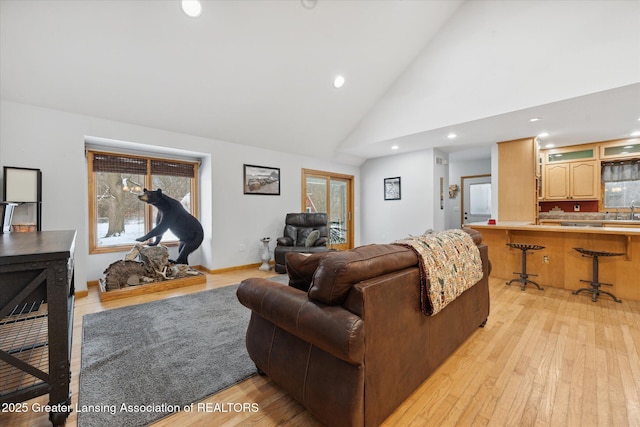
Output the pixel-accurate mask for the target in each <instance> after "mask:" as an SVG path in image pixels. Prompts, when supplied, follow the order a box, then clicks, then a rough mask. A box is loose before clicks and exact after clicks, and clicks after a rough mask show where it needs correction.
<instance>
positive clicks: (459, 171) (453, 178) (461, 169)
mask: <svg viewBox="0 0 640 427" xmlns="http://www.w3.org/2000/svg"><path fill="white" fill-rule="evenodd" d="M485 174H487V175H488V174H491V159H478V160H464V161H450V162H449V182H450V184H457V185H458V186H460V178H461V177H463V176H474V175H485ZM492 190H493V185H492ZM492 193H493V194H492V197H491V200H492V201H493V199H496V198H497V197H498V195H497V193H494V192H493V191H492ZM461 194H462V191H461V189H460V190H458V192H457V193H456V196H455V197H454V198H453V199H450V198H449V186H447V188H446V194H445V198H446V200H447V205H448V208H449V209H448V212H447V228H460V225H461V221H460V210H461V206H460V205H461V202H462V196H461Z"/></svg>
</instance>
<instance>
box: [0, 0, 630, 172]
mask: <svg viewBox="0 0 640 427" xmlns="http://www.w3.org/2000/svg"><path fill="white" fill-rule="evenodd" d="M539 3H546V5H545V6H544V7H545V8H549V7H552V6H550V5H549V4H551V3H554V2H539ZM564 3H574V2H564ZM586 3H588V4H609V5H611V4H613V3H621V4H620V5H619V8H620V10H619V11H615V13H616V14H617V15H616V16H618V15H620V16H623V17H624V18H623V19H629V20H631V22H632V23H637V24H640V8H638V7H635V6H637V5H639V4H640V3H639V2H586ZM623 3H625V4H623ZM633 3H635V5H634V4H633ZM514 4H516V5H517V6H514ZM629 4H631V6H629ZM515 7H520V8H522V7H524V8H527V7H529V8H537V9H535V10H534V11H533V13H546V9H542V7H540V6H537V4H534V3H532V2H510V3H509V2H488V1H487V2H462V1H453V0H451V1H450V0H444V1H435V0H433V1H409V0H379V1H364V0H362V1H329V0H319V1H318V2H317V5H316V7H315V8H313V9H307V8H305V7H303V6H302V4H301V2H300V1H297V0H288V1H284V0H281V1H274V0H252V1H250V0H245V1H232V0H228V1H205V2H204V6H203V12H202V15H201V16H200V17H199V18H195V19H194V18H189V17H187V16H186V15H184V14H183V13H182V11H181V9H180V4H179V1H177V0H162V1H150V0H145V1H141V0H139V1H135V0H133V1H82V2H81V1H74V0H71V1H55V0H44V1H35V0H32V1H17V0H15V1H14V0H1V2H0V95H1V97H2V99H6V100H9V101H15V102H21V103H27V104H33V105H38V106H44V107H49V108H54V109H60V110H63V111H69V112H74V113H80V114H85V115H89V116H96V117H101V118H106V119H110V120H116V121H121V122H126V123H132V124H137V125H142V126H148V127H153V128H158V129H165V130H169V131H174V132H180V133H185V134H191V135H197V136H202V137H206V138H211V139H218V140H224V141H229V142H234V143H239V144H246V145H251V146H260V147H264V148H269V149H273V150H278V151H286V152H293V153H299V154H304V155H314V156H318V157H323V158H327V159H331V160H335V161H340V162H345V163H351V164H360V163H361V162H362V161H363V160H364V159H367V158H372V157H378V156H384V155H389V154H392V152H391V151H390V149H389V147H390V146H391V145H392V144H394V143H396V144H398V145H400V146H401V148H400V150H398V152H407V151H412V150H418V149H423V148H425V147H438V148H441V149H442V150H443V151H449V152H453V151H458V150H461V149H467V148H469V147H474V146H476V147H478V146H487V145H488V144H489V143H493V142H496V141H503V140H509V139H516V138H521V137H527V136H533V135H535V134H537V133H538V132H539V131H541V130H546V131H548V132H551V133H552V137H550V138H551V139H553V140H554V142H555V143H557V144H558V145H566V144H575V143H581V142H590V141H598V140H606V139H617V138H623V137H626V136H627V135H628V133H629V132H630V131H632V130H640V121H638V119H639V118H640V83H639V82H640V60H639V59H638V58H639V57H640V55H639V53H640V32H638V28H640V25H637V26H636V28H635V29H632V30H628V29H627V30H625V31H626V32H625V33H623V35H622V36H620V37H622V38H626V39H629V40H625V44H624V46H631V48H632V50H633V47H635V48H637V50H635V52H629V57H628V58H631V59H627V58H622V59H621V61H622V63H624V64H628V63H629V61H631V63H630V67H628V68H625V67H621V66H616V67H613V70H614V72H612V73H610V70H607V69H604V71H601V70H599V69H598V70H594V71H592V72H593V73H594V75H597V73H596V71H597V72H599V73H600V74H599V75H606V76H607V78H601V79H596V78H592V76H591V75H590V74H589V73H588V72H587V73H586V74H587V77H588V78H589V79H590V81H588V82H583V81H581V80H580V78H578V79H576V80H577V81H578V83H580V84H576V85H573V86H572V85H571V84H570V81H569V83H567V78H566V77H565V78H564V81H563V82H554V84H558V85H559V84H560V83H563V88H567V90H566V91H565V90H559V89H557V88H553V89H554V90H555V91H554V92H553V93H554V94H558V95H556V96H555V98H554V97H553V96H548V95H547V94H546V92H545V90H535V91H534V90H533V89H532V90H531V91H530V92H531V93H527V92H526V91H523V93H522V94H518V93H509V92H510V91H509V90H505V91H500V93H498V91H496V92H495V93H496V97H495V99H496V102H495V105H492V103H491V102H488V101H487V99H488V98H487V96H486V95H483V98H482V99H481V98H480V97H478V98H477V100H475V102H474V99H473V97H474V92H473V91H470V90H468V87H470V86H468V85H471V84H476V85H477V83H474V82H473V81H472V79H466V78H464V75H461V76H458V75H456V74H455V73H450V72H449V71H448V70H443V71H441V72H440V75H435V74H434V75H431V74H429V72H427V71H425V70H426V69H429V70H435V71H432V72H433V73H435V72H436V71H437V69H438V67H437V65H438V64H443V63H444V62H443V61H442V60H440V58H443V56H442V55H443V52H449V53H448V54H449V55H451V57H455V54H454V52H456V47H458V46H460V49H459V50H458V51H457V52H461V51H463V50H462V49H463V48H464V44H465V43H467V44H469V43H471V42H472V41H473V40H476V41H477V42H478V43H480V42H482V43H483V45H490V46H497V47H500V46H501V45H500V44H498V43H496V44H491V43H486V42H485V41H483V39H482V36H486V35H495V32H496V29H495V28H493V27H491V28H480V27H477V28H476V27H474V25H476V24H475V23H474V22H480V23H485V24H486V23H487V22H492V21H491V19H490V18H491V16H494V15H496V13H495V11H494V10H496V9H498V10H499V11H500V13H509V14H510V15H509V16H514V18H513V19H514V21H510V22H517V19H526V16H525V17H524V18H523V17H522V16H520V15H527V14H526V13H523V14H520V13H517V12H518V10H515V9H513V8H515ZM554 7H555V6H554ZM557 7H568V6H564V5H563V6H557ZM574 7H575V3H574ZM599 7H600V8H602V7H605V6H599ZM606 7H607V8H611V6H606ZM630 7H631V9H629V8H630ZM634 7H635V8H634ZM584 9H590V10H591V9H593V10H592V11H591V13H592V14H593V15H601V14H602V10H601V9H598V7H596V6H593V7H591V6H589V7H586V8H585V7H579V8H578V10H580V11H581V10H584ZM563 10H564V9H563ZM607 10H609V9H607ZM629 11H631V12H632V13H629ZM500 13H498V17H497V18H495V19H498V18H500V22H502V21H504V19H503V18H502V17H500V16H499V14H500ZM612 13H614V12H612ZM483 14H486V16H484V15H483ZM629 15H630V16H629ZM476 17H477V18H476ZM560 23H562V24H563V26H567V24H566V23H565V22H564V21H562V20H558V24H560ZM478 25H479V24H478ZM610 25H612V26H614V27H616V26H617V27H618V28H620V27H622V26H621V25H620V23H617V22H614V23H612V24H610ZM585 27H586V26H585ZM593 28H594V27H593V26H589V28H585V31H587V30H588V31H589V33H593ZM499 30H500V31H502V30H504V31H507V30H509V31H512V32H513V33H514V34H520V33H526V34H529V33H531V34H533V33H532V32H531V31H523V30H522V28H516V29H515V30H514V29H513V28H505V29H503V28H500V29H499ZM538 30H539V31H543V30H544V27H541V28H539V29H538V28H537V31H538ZM571 30H572V31H578V30H581V29H578V30H576V29H575V28H572V29H571ZM607 31H608V33H612V32H613V33H616V31H611V29H610V28H607ZM616 34H617V33H616ZM629 34H631V37H629ZM500 37H501V39H509V38H510V37H509V36H505V35H504V34H503V35H501V36H500ZM606 41H607V43H609V42H610V45H607V46H596V48H601V49H602V50H605V51H611V50H612V49H619V47H618V45H616V43H617V42H618V41H617V40H615V39H614V38H611V40H606ZM576 43H579V42H578V41H576ZM549 44H550V45H553V44H555V43H549ZM591 44H593V43H591ZM618 44H619V43H618ZM612 46H613V47H612ZM546 48H548V49H550V48H551V47H550V46H546ZM571 48H572V50H575V49H574V45H572V46H571ZM596 48H592V47H590V48H589V49H596ZM467 49H469V48H468V47H467ZM471 49H472V50H473V48H471ZM476 50H477V49H476ZM494 50H495V49H494ZM613 51H614V52H615V50H613ZM501 55H502V56H504V54H503V53H501ZM435 58H438V59H439V60H438V61H434V59H435ZM523 58H524V59H518V58H517V55H513V56H512V57H510V59H511V60H512V61H514V64H516V62H515V61H516V60H517V61H519V63H521V62H523V61H525V62H526V58H527V57H526V56H524V55H523ZM593 59H594V60H597V58H593ZM479 60H481V58H475V59H474V62H473V67H467V71H466V72H467V73H473V74H474V75H481V71H480V70H482V69H487V67H489V66H490V64H483V63H481V62H478V61H479ZM614 60H615V59H614ZM574 62H575V61H574ZM607 62H609V63H611V62H610V61H607ZM516 65H517V66H514V67H513V68H511V71H512V73H511V74H516V76H518V75H521V76H523V78H524V77H527V78H530V76H529V75H528V74H526V72H523V71H519V70H520V69H519V68H518V67H520V64H516ZM615 65H617V64H615ZM576 66H582V64H580V63H579V62H576ZM420 67H422V68H420ZM457 68H462V67H457ZM528 68H529V69H532V70H533V69H535V68H536V67H528ZM566 68H567V67H566V66H565V67H563V69H566ZM536 72H538V73H540V74H541V75H542V74H544V70H542V71H541V70H537V71H536ZM506 73H507V74H505V75H504V76H500V75H495V76H494V77H492V79H493V81H494V83H492V82H491V80H487V81H486V82H482V83H481V86H482V87H490V86H491V85H492V84H496V85H498V86H499V84H500V81H501V80H502V81H504V80H505V79H506V80H509V78H510V77H509V76H510V75H511V74H509V71H508V70H507V71H506ZM337 74H344V75H345V76H346V78H347V82H346V84H345V86H344V87H343V88H342V89H335V88H333V87H332V80H333V77H334V76H335V75H337ZM582 74H583V73H580V75H582ZM609 74H611V75H612V76H613V77H615V78H609ZM447 75H449V77H450V78H454V77H455V78H456V81H459V82H461V83H460V84H459V85H458V84H457V83H455V84H451V83H448V84H447V85H446V86H447V87H452V86H456V87H458V86H459V87H460V91H461V92H462V93H464V94H466V97H467V99H470V100H472V102H469V103H467V102H465V103H464V104H470V105H472V104H477V105H478V107H479V108H477V109H476V110H473V111H472V110H471V109H468V110H465V109H464V108H457V107H456V108H453V107H455V105H450V106H445V105H444V103H443V102H441V101H439V102H438V103H435V102H433V103H432V105H431V107H430V108H433V109H434V111H436V112H437V111H439V110H440V111H443V112H444V113H443V114H442V115H441V116H438V114H430V115H431V116H433V117H435V116H438V117H437V118H438V120H432V121H430V120H418V121H411V122H410V121H408V120H409V119H410V118H412V117H413V114H412V113H413V111H416V109H415V108H413V107H412V104H411V102H412V100H411V99H410V98H411V97H412V96H414V97H415V96H418V95H420V96H421V98H420V101H421V102H427V101H428V97H425V96H423V95H424V94H423V92H426V91H427V90H428V89H429V88H430V86H429V84H430V81H431V82H437V81H438V79H445V78H446V76H447ZM554 75H555V74H554ZM420 79H422V80H420ZM589 79H587V78H585V79H583V80H589ZM467 80H468V81H467ZM569 80H571V79H569ZM442 81H445V82H446V79H445V80H442ZM413 82H417V83H416V84H418V85H420V87H419V88H417V89H416V88H415V84H413ZM586 83H589V84H586ZM465 84H467V87H466V88H465V86H464V85H465ZM514 84H520V85H521V84H522V79H521V80H520V82H519V83H518V82H515V83H514ZM538 84H539V83H538ZM442 86H445V85H442ZM498 86H497V87H498ZM433 92H437V90H433ZM533 93H537V94H543V95H545V96H539V97H537V98H536V97H535V96H532V95H531V94H533ZM520 95H522V96H520ZM506 96H508V97H510V99H517V100H518V101H519V102H505V99H508V98H506ZM480 101H482V102H480ZM489 101H490V100H489ZM456 102H460V100H459V99H458V100H457V101H456ZM459 105H460V106H462V104H459ZM386 107H389V108H391V107H393V114H388V113H385V108H386ZM412 109H413V111H412ZM405 110H406V111H405ZM449 110H450V111H449ZM460 111H462V112H460ZM480 111H481V112H482V113H483V114H484V115H483V114H482V113H479V112H480ZM445 113H447V114H445ZM463 113H464V114H463ZM534 116H538V117H542V118H543V120H542V121H540V122H537V123H536V124H532V123H529V122H528V119H529V118H530V117H534ZM386 118H389V120H386ZM380 124H385V125H387V124H388V126H385V127H384V129H378V128H379V127H380ZM392 125H393V126H392ZM634 127H635V128H634ZM450 131H455V132H456V133H457V134H458V135H459V137H458V138H457V139H456V140H455V142H451V141H449V140H447V139H446V134H448V133H449V132H450ZM363 135H364V136H363ZM469 152H470V153H473V154H472V155H473V156H481V155H482V154H480V153H481V152H486V151H481V152H479V151H477V150H476V151H469Z"/></svg>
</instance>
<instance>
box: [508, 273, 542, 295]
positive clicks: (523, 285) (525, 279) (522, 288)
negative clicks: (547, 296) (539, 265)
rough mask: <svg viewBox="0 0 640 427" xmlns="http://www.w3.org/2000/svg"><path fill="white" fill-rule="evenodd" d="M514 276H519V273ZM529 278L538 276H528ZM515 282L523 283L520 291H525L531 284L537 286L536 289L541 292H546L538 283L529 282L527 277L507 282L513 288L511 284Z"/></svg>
mask: <svg viewBox="0 0 640 427" xmlns="http://www.w3.org/2000/svg"><path fill="white" fill-rule="evenodd" d="M514 274H518V273H514ZM527 276H537V274H527ZM513 282H519V283H521V285H520V290H521V291H524V288H525V287H526V286H527V284H529V283H531V284H532V285H535V287H536V288H538V289H539V290H541V291H544V288H543V287H541V286H540V285H538V284H537V283H536V282H534V281H533V280H529V279H527V278H526V277H518V278H516V279H511V280H509V281H508V282H507V285H509V286H511V284H512V283H513Z"/></svg>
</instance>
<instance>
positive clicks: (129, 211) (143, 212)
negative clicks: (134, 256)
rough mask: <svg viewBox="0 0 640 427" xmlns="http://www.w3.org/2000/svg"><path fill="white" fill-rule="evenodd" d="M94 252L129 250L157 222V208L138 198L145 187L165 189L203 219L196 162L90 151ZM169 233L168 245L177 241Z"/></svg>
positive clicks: (91, 242)
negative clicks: (199, 211)
mask: <svg viewBox="0 0 640 427" xmlns="http://www.w3.org/2000/svg"><path fill="white" fill-rule="evenodd" d="M88 156H89V176H90V183H89V200H90V206H89V216H90V221H89V222H90V232H89V234H90V253H99V252H110V251H122V250H127V249H128V248H130V247H131V246H132V245H134V244H135V243H136V242H135V239H136V238H138V237H140V236H142V235H144V234H146V233H147V232H148V231H149V230H151V228H153V227H154V226H155V218H156V214H157V210H156V208H155V207H153V206H151V205H148V204H146V203H144V202H142V201H140V200H139V199H138V195H139V194H142V192H143V190H144V188H147V189H150V190H152V189H153V190H155V189H158V188H161V189H162V192H163V193H164V194H166V195H168V196H170V197H172V198H174V199H176V200H179V201H180V202H181V203H182V205H183V206H184V207H185V209H187V211H189V212H190V213H191V214H192V215H194V216H196V217H197V212H196V206H197V200H196V197H195V196H196V195H197V178H196V177H197V170H198V164H197V163H195V162H184V161H177V160H167V159H157V158H146V157H140V156H128V155H120V154H114V153H101V152H93V151H90V152H89V153H88ZM177 241H178V239H177V237H176V236H174V235H173V234H172V233H171V231H167V232H166V233H165V236H164V238H163V243H165V244H171V243H172V242H175V243H177Z"/></svg>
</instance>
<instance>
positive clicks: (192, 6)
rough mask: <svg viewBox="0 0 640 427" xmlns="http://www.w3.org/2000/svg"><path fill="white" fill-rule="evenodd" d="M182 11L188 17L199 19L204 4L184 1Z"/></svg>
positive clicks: (188, 0)
mask: <svg viewBox="0 0 640 427" xmlns="http://www.w3.org/2000/svg"><path fill="white" fill-rule="evenodd" d="M182 10H183V11H184V13H186V14H187V15H188V16H190V17H192V18H197V17H198V16H200V14H201V13H202V4H201V3H200V1H199V0H182Z"/></svg>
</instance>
